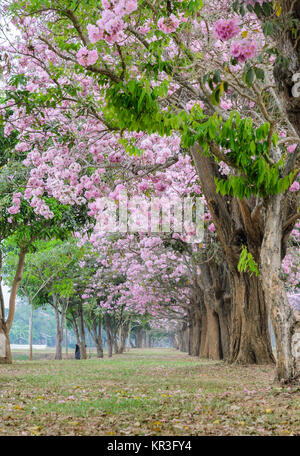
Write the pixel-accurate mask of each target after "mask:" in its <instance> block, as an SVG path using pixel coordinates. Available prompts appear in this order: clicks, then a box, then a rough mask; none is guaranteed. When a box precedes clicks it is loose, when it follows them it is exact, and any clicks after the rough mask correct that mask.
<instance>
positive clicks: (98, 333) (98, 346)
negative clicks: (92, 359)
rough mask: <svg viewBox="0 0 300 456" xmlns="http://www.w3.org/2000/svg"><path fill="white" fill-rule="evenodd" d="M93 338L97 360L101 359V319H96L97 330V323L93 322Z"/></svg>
mask: <svg viewBox="0 0 300 456" xmlns="http://www.w3.org/2000/svg"><path fill="white" fill-rule="evenodd" d="M94 333H95V337H94V341H95V344H96V350H97V358H103V342H102V317H101V316H100V317H98V328H97V321H96V322H95V329H94Z"/></svg>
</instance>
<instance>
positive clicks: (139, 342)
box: [135, 329, 144, 348]
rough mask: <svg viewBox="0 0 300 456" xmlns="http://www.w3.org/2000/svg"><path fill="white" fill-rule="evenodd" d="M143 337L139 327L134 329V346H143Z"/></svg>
mask: <svg viewBox="0 0 300 456" xmlns="http://www.w3.org/2000/svg"><path fill="white" fill-rule="evenodd" d="M143 337H144V331H143V329H139V330H138V331H136V333H135V340H136V343H135V346H136V348H142V347H143Z"/></svg>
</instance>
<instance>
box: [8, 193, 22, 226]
mask: <svg viewBox="0 0 300 456" xmlns="http://www.w3.org/2000/svg"><path fill="white" fill-rule="evenodd" d="M21 196H22V193H20V192H19V193H15V194H14V196H13V205H12V206H11V207H9V208H8V209H7V211H8V213H9V214H18V212H19V211H20V206H21ZM9 221H10V222H11V219H10V220H9Z"/></svg>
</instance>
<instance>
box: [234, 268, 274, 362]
mask: <svg viewBox="0 0 300 456" xmlns="http://www.w3.org/2000/svg"><path fill="white" fill-rule="evenodd" d="M233 281H234V283H233V287H232V290H233V293H234V294H233V297H232V298H233V299H232V304H233V309H232V314H233V320H232V333H231V350H230V359H229V360H230V361H231V362H237V363H241V364H253V363H255V364H268V363H270V361H273V352H272V347H271V343H270V334H269V328H268V313H267V309H266V304H265V297H264V293H263V290H262V286H261V283H260V279H259V278H258V277H256V276H254V275H253V276H252V277H250V276H249V274H243V273H241V274H235V275H234V277H233Z"/></svg>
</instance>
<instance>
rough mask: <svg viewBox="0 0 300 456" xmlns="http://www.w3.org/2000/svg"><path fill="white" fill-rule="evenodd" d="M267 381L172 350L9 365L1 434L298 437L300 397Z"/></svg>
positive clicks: (269, 373)
mask: <svg viewBox="0 0 300 456" xmlns="http://www.w3.org/2000/svg"><path fill="white" fill-rule="evenodd" d="M48 354H49V353H47V355H48ZM18 356H19V355H18ZM272 379H273V367H272V366H248V367H242V366H229V365H227V364H225V363H223V362H214V361H208V360H203V359H199V358H193V357H189V356H188V355H186V354H183V353H180V352H177V351H175V350H171V349H150V350H149V349H148V350H139V349H133V350H131V351H130V352H129V353H125V354H123V355H116V356H114V357H113V358H112V359H108V358H106V357H105V358H104V359H100V360H99V359H95V358H91V359H88V360H80V361H78V360H64V361H54V360H49V359H45V360H40V359H39V360H34V361H32V362H29V361H21V360H20V361H15V362H14V364H13V365H1V366H0V435H175V436H176V435H184V436H186V435H300V412H299V410H300V390H299V389H298V388H296V387H290V388H281V387H278V386H277V385H274V384H273V383H272Z"/></svg>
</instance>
